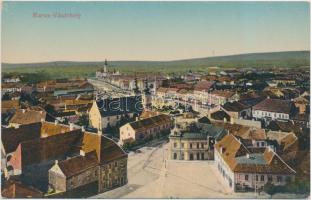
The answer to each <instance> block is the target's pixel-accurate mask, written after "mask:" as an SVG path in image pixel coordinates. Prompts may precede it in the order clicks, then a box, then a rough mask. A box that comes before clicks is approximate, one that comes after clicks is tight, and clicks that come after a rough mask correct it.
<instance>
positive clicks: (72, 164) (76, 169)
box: [58, 151, 98, 178]
mask: <svg viewBox="0 0 311 200" xmlns="http://www.w3.org/2000/svg"><path fill="white" fill-rule="evenodd" d="M97 164H98V159H97V154H96V152H95V151H91V152H89V153H85V155H84V156H83V155H79V156H75V157H73V158H69V159H67V160H62V161H59V162H58V166H59V168H60V169H61V170H62V172H63V173H64V175H65V176H66V177H67V178H69V177H71V176H73V175H76V174H80V173H82V172H84V171H86V170H88V169H90V168H94V167H96V166H97Z"/></svg>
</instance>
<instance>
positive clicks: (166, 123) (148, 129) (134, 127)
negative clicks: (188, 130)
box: [120, 114, 172, 145]
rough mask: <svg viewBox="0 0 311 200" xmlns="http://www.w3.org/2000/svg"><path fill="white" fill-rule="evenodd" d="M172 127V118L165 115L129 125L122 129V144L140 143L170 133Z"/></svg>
mask: <svg viewBox="0 0 311 200" xmlns="http://www.w3.org/2000/svg"><path fill="white" fill-rule="evenodd" d="M171 126H172V120H171V117H170V116H168V115H165V114H160V115H156V116H152V117H148V118H144V119H141V120H136V121H134V122H130V123H127V124H125V125H123V126H122V127H120V144H122V145H123V144H125V143H130V142H133V141H140V140H143V139H145V138H147V137H150V136H153V137H155V136H156V135H159V134H161V133H163V132H168V133H169V130H170V129H171Z"/></svg>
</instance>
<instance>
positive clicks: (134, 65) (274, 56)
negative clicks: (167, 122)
mask: <svg viewBox="0 0 311 200" xmlns="http://www.w3.org/2000/svg"><path fill="white" fill-rule="evenodd" d="M309 62H310V51H288V52H270V53H250V54H240V55H230V56H217V57H205V58H193V59H184V60H173V61H109V66H110V68H116V69H120V70H122V71H123V72H134V71H136V72H138V71H141V72H150V71H153V72H167V73H171V72H177V73H178V72H183V71H186V70H189V69H192V70H193V71H204V70H206V68H207V67H211V66H218V67H223V68H228V67H254V68H256V67H272V66H277V67H298V66H309ZM103 65H104V61H103V62H71V61H57V62H46V63H26V64H23V63H22V64H8V63H2V71H3V72H20V73H33V72H38V71H41V72H42V71H44V72H46V73H49V74H51V75H52V76H54V75H57V76H65V77H71V76H92V75H94V73H95V71H96V69H98V68H100V67H101V66H103ZM60 72H61V74H60Z"/></svg>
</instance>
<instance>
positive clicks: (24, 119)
mask: <svg viewBox="0 0 311 200" xmlns="http://www.w3.org/2000/svg"><path fill="white" fill-rule="evenodd" d="M45 116H46V112H45V111H35V110H25V109H20V110H17V111H16V113H15V114H14V116H13V117H12V119H11V120H10V123H14V124H31V123H35V122H41V120H42V119H43V120H45Z"/></svg>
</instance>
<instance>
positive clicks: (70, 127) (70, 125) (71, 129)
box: [69, 123, 74, 131]
mask: <svg viewBox="0 0 311 200" xmlns="http://www.w3.org/2000/svg"><path fill="white" fill-rule="evenodd" d="M73 129H74V127H73V123H69V130H70V131H73Z"/></svg>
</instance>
